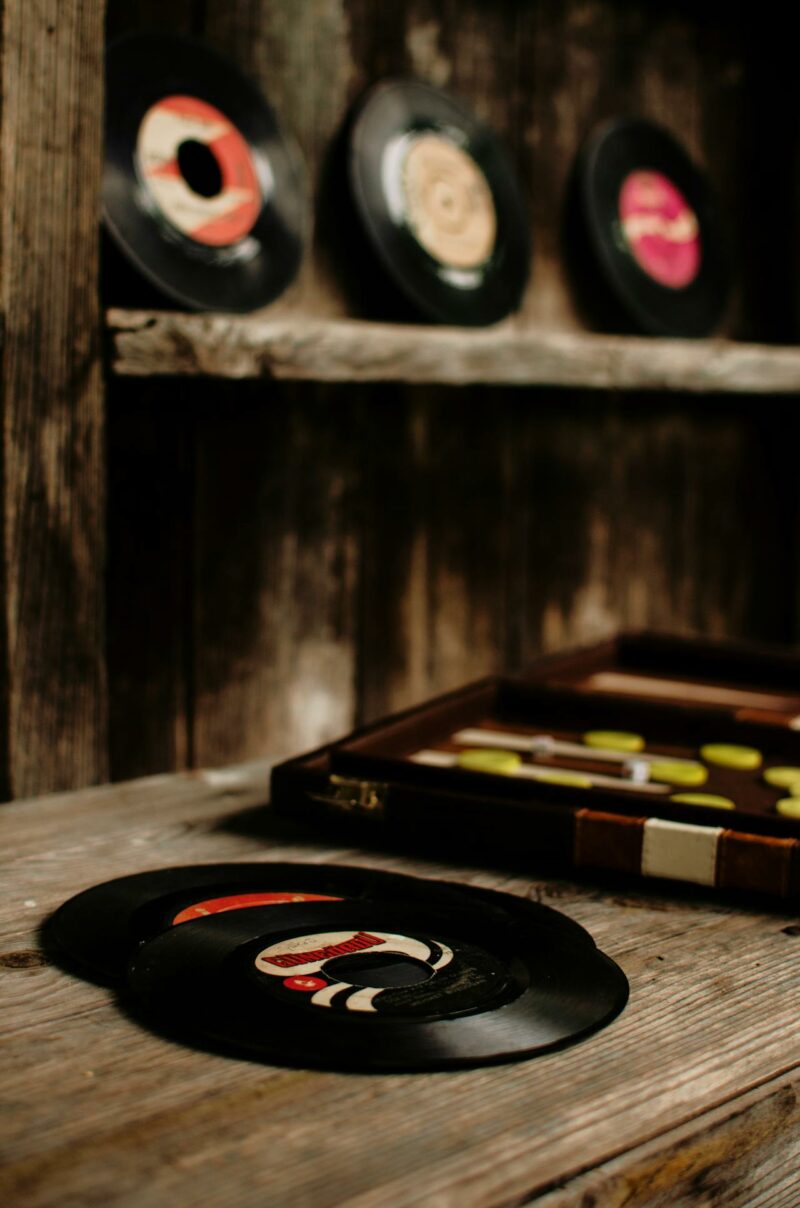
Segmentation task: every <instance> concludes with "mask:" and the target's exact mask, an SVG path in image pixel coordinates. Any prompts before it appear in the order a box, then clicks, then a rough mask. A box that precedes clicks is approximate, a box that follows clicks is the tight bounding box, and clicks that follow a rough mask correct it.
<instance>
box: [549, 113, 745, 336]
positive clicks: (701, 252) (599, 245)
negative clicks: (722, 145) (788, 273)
mask: <svg viewBox="0 0 800 1208" xmlns="http://www.w3.org/2000/svg"><path fill="white" fill-rule="evenodd" d="M573 207H574V210H575V215H574V217H575V220H576V221H575V222H573V223H572V224H571V228H570V230H569V237H570V238H575V239H576V240H577V248H576V247H573V248H571V249H570V248H568V254H569V253H570V252H571V255H569V259H570V261H571V267H572V270H573V275H574V276H576V278H577V279H578V288H579V292H580V289H581V287H584V295H585V294H586V292H587V288H586V287H588V290H589V291H591V289H592V286H594V287H595V288H594V291H593V292H594V293H595V298H594V302H593V307H592V308H593V310H594V311H595V313H596V314H597V316H598V318H599V323H600V325H601V326H602V327H606V328H607V327H609V326H612V327H613V326H615V325H616V326H618V327H619V326H621V327H622V328H623V329H628V328H633V329H635V330H638V331H642V332H645V333H647V334H650V335H666V336H704V335H707V334H708V333H709V332H710V331H712V330H713V329H714V327H716V325H717V324H718V322H719V320H720V319H721V317H722V313H723V310H724V307H725V301H726V297H727V292H728V271H727V266H726V263H725V255H724V250H723V246H722V240H721V236H720V230H719V224H718V221H717V219H716V216H715V214H714V212H713V208H712V205H711V202H710V199H709V195H708V189H707V186H706V182H705V179H704V177H703V175H702V173H701V172H700V171H699V170H698V169H697V168H696V167H695V165H694V164H693V163H692V161H691V160H690V158H689V156H688V155H687V154H686V152H685V151H684V150H683V148H682V147H681V146H680V145H679V144H678V143H677V142H676V141H675V139H674V138H673V137H672V136H671V135H670V134H668V133H667V131H666V130H663V129H662V128H661V127H660V126H657V125H654V124H653V123H652V122H648V121H644V120H642V119H635V118H626V119H619V120H615V121H612V122H607V123H605V124H604V125H602V126H601V127H599V129H597V130H596V131H595V132H594V133H593V134H592V136H591V137H590V139H589V140H588V142H587V144H586V146H585V147H584V148H583V150H582V152H581V154H580V156H579V158H578V161H577V165H576V172H575V181H574V193H573ZM587 275H588V276H589V277H591V278H594V280H591V281H588V282H587V281H585V280H583V279H584V278H585V277H586V276H587Z"/></svg>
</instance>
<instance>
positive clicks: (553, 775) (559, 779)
mask: <svg viewBox="0 0 800 1208" xmlns="http://www.w3.org/2000/svg"><path fill="white" fill-rule="evenodd" d="M536 779H537V780H543V781H544V783H545V784H563V785H566V786H567V787H568V788H572V789H590V788H591V787H592V778H591V776H586V775H584V774H583V772H571V771H568V770H567V769H566V768H542V771H541V774H540V775H539V776H537V777H536Z"/></svg>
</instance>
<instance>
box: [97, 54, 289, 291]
mask: <svg viewBox="0 0 800 1208" xmlns="http://www.w3.org/2000/svg"><path fill="white" fill-rule="evenodd" d="M106 76H107V102H106V150H105V169H104V175H103V217H104V221H105V225H106V228H107V230H108V231H109V233H110V235H111V237H112V239H113V241H114V243H115V244H116V245H117V247H118V248H119V249H120V251H121V252H122V254H123V255H124V257H125V258H126V259H127V260H128V261H130V262H131V263H133V264H134V265H135V267H136V268H137V270H138V271H139V272H140V273H142V274H143V275H144V276H145V277H146V278H147V279H148V280H149V281H150V282H151V283H152V284H153V285H155V286H156V287H157V288H158V289H159V290H160V291H162V292H163V293H164V294H166V295H167V296H168V297H169V298H171V299H173V300H174V301H176V302H178V303H180V304H181V305H184V306H190V307H193V308H194V309H198V310H222V311H226V310H227V311H250V310H254V309H255V308H256V307H259V306H265V305H266V304H267V303H268V302H271V301H272V300H273V299H274V298H276V297H277V296H278V295H279V294H280V293H281V292H282V291H283V290H284V289H285V288H286V287H287V285H289V283H290V282H291V281H292V280H293V279H294V277H295V276H296V274H297V271H298V268H299V266H300V261H301V258H302V250H303V237H304V230H305V224H306V208H307V206H306V197H305V188H304V185H303V178H302V171H301V169H300V163H299V157H298V154H297V152H296V150H295V149H294V148H293V146H292V144H291V143H290V141H289V140H288V138H287V136H286V134H285V133H284V132H283V131H282V130H281V129H280V127H279V125H278V122H277V119H276V117H275V114H274V113H273V111H272V110H271V108H270V107H269V105H268V104H267V102H266V101H265V100H264V98H263V97H262V95H261V94H260V92H259V91H258V90H257V89H256V88H255V86H254V85H253V84H251V83H250V81H249V80H248V79H246V78H245V77H244V76H243V75H242V74H241V73H240V72H239V71H238V69H237V68H236V67H234V66H233V64H231V63H229V62H228V61H227V60H226V59H224V58H222V57H221V56H220V55H218V54H217V53H216V52H214V51H212V50H210V49H209V48H208V47H205V46H202V45H199V44H197V43H194V42H190V41H187V40H185V39H182V38H177V37H172V36H168V35H164V34H136V35H131V36H129V37H126V38H123V39H121V40H120V41H119V42H116V43H114V44H113V45H112V46H111V47H110V48H109V50H108V54H107V57H106Z"/></svg>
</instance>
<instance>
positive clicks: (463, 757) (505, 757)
mask: <svg viewBox="0 0 800 1208" xmlns="http://www.w3.org/2000/svg"><path fill="white" fill-rule="evenodd" d="M521 763H522V757H521V756H520V755H518V754H517V752H516V751H494V750H490V749H487V748H485V747H480V748H477V747H476V748H475V749H474V750H469V751H461V752H460V753H459V756H458V766H459V767H460V768H466V769H467V771H469V772H491V773H493V774H494V775H496V776H513V775H514V773H515V772H516V770H517V768H518V767H519V765H520V764H521Z"/></svg>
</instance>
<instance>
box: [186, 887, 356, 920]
mask: <svg viewBox="0 0 800 1208" xmlns="http://www.w3.org/2000/svg"><path fill="white" fill-rule="evenodd" d="M341 900H342V899H341V898H336V897H331V895H330V894H326V893H237V894H229V895H228V896H227V897H224V898H208V899H207V900H206V901H204V902H197V903H196V904H195V905H193V906H186V907H185V908H184V909H183V910H181V911H180V912H179V913H178V914H176V915H175V918H174V919H173V920H172V926H173V927H175V926H177V925H178V924H179V923H188V922H189V920H190V919H202V918H204V917H205V916H206V915H209V914H222V913H224V912H225V911H227V910H246V909H249V907H251V906H279V905H285V904H286V903H288V902H341Z"/></svg>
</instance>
